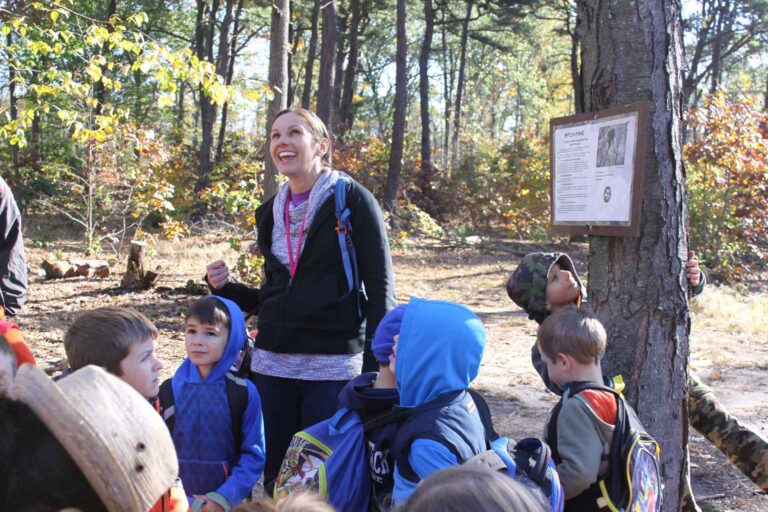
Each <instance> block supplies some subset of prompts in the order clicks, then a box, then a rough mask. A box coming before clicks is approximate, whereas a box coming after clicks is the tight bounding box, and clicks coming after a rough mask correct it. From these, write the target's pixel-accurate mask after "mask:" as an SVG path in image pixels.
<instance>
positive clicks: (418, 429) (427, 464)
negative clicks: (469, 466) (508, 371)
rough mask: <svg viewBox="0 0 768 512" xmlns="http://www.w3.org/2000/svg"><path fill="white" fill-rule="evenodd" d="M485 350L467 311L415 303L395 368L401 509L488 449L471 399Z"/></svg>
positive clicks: (448, 305) (478, 329)
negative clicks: (430, 483) (442, 474)
mask: <svg viewBox="0 0 768 512" xmlns="http://www.w3.org/2000/svg"><path fill="white" fill-rule="evenodd" d="M484 348H485V330H484V328H483V324H482V322H481V321H480V319H479V318H478V317H477V316H476V315H475V314H474V313H472V312H471V311H470V310H469V309H467V308H466V307H465V306H462V305H460V304H455V303H452V302H445V301H435V300H426V299H420V298H418V297H411V301H410V303H409V304H408V306H407V308H406V309H405V314H404V316H403V322H402V325H401V326H400V334H399V336H398V338H397V339H396V341H395V346H394V349H393V350H394V357H393V360H392V363H391V367H392V369H393V371H394V372H395V380H396V381H397V389H398V391H399V393H400V406H399V409H400V410H402V411H403V413H404V415H405V416H406V417H407V419H406V420H405V421H404V423H403V424H402V425H401V426H400V429H399V430H398V433H397V437H396V440H395V460H396V463H395V476H394V480H395V487H394V492H393V498H394V502H395V504H396V505H400V504H402V503H404V502H405V501H406V500H407V499H408V497H409V496H410V495H411V494H412V493H413V491H414V490H415V489H416V486H417V485H418V483H419V481H421V480H422V479H424V478H426V477H428V476H429V475H431V474H432V473H434V472H436V471H439V470H440V469H443V468H446V467H449V466H454V465H457V464H461V463H463V462H464V461H465V460H467V459H469V458H471V457H473V456H475V455H477V454H479V453H480V452H482V451H484V450H486V449H487V445H486V435H485V429H484V428H483V423H482V421H481V419H480V415H479V414H478V411H477V407H476V405H475V403H474V401H473V400H472V397H471V396H470V394H469V392H468V390H467V389H468V388H469V385H470V383H471V382H472V381H473V380H474V379H475V377H477V373H478V371H479V369H480V361H481V359H482V357H483V350H484Z"/></svg>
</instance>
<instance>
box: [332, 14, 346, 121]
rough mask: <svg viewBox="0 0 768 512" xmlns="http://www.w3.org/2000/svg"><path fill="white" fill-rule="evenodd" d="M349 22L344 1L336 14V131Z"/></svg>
mask: <svg viewBox="0 0 768 512" xmlns="http://www.w3.org/2000/svg"><path fill="white" fill-rule="evenodd" d="M348 23H349V13H347V12H344V9H343V3H342V4H340V6H339V12H338V13H337V14H336V28H337V31H338V40H337V43H336V59H335V61H334V62H335V66H336V69H335V71H334V72H333V107H332V109H333V125H334V126H333V129H334V131H336V129H337V126H338V124H339V122H340V119H339V107H340V106H341V89H342V87H343V85H344V60H345V59H346V55H347V54H346V51H345V47H346V44H347V39H348V37H347V36H348V34H347V24H348Z"/></svg>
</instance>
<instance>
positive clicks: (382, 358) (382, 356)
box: [371, 304, 408, 363]
mask: <svg viewBox="0 0 768 512" xmlns="http://www.w3.org/2000/svg"><path fill="white" fill-rule="evenodd" d="M407 305H408V304H401V305H399V306H397V307H396V308H395V309H393V310H391V311H390V312H389V313H387V314H386V315H384V318H382V319H381V322H379V326H378V327H377V328H376V333H375V334H374V335H373V339H372V340H371V350H372V351H373V356H374V357H375V358H376V360H377V361H378V362H380V363H388V362H389V356H391V355H392V346H394V344H395V336H397V335H398V334H400V325H401V324H402V323H403V316H404V315H405V307H406V306H407Z"/></svg>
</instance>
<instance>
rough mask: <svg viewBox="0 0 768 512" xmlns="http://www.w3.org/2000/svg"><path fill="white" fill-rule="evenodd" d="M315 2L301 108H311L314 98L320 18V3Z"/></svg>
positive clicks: (316, 0) (319, 0) (318, 0)
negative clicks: (313, 89) (311, 100)
mask: <svg viewBox="0 0 768 512" xmlns="http://www.w3.org/2000/svg"><path fill="white" fill-rule="evenodd" d="M321 1H322V0H315V2H314V5H313V7H312V34H311V35H310V37H309V49H308V51H307V64H306V67H305V68H304V90H303V91H302V93H301V108H306V109H308V108H309V100H310V99H311V97H312V73H313V69H314V64H315V57H316V55H317V23H318V18H319V17H320V2H321Z"/></svg>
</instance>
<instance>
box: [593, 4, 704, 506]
mask: <svg viewBox="0 0 768 512" xmlns="http://www.w3.org/2000/svg"><path fill="white" fill-rule="evenodd" d="M679 9H680V4H679V3H677V2H673V1H671V0H612V1H611V2H608V1H605V0H578V11H579V13H578V15H579V17H580V19H581V23H580V24H579V30H580V33H579V38H580V41H581V45H582V59H583V61H582V66H583V67H582V69H583V76H584V77H585V83H584V86H585V101H586V105H585V107H586V111H588V112H592V111H597V110H600V109H604V108H608V107H616V106H620V105H625V104H628V103H631V102H635V101H649V102H650V113H649V120H648V123H647V126H646V131H645V137H646V151H645V155H644V158H645V168H644V173H645V180H644V181H645V183H644V188H643V192H642V193H643V200H642V209H643V211H642V216H641V219H642V220H641V226H640V236H639V237H637V238H632V237H627V238H620V237H610V238H609V237H590V255H589V295H590V301H589V304H590V305H591V307H592V308H593V309H594V310H595V312H596V313H597V315H598V316H599V317H600V319H601V320H602V321H603V322H604V324H605V326H606V330H607V331H608V339H609V344H608V350H607V354H606V357H605V360H604V364H603V372H604V373H605V374H606V375H615V374H619V373H620V374H622V375H623V376H624V379H625V381H626V382H627V390H626V396H627V398H628V399H629V401H630V402H631V403H632V404H633V405H635V407H636V410H637V412H638V414H639V415H640V419H641V420H642V422H643V424H644V425H645V427H646V428H647V429H648V430H649V431H650V433H651V434H652V435H653V436H654V437H655V438H656V439H657V440H658V441H659V442H660V444H661V457H662V478H663V481H664V483H665V488H664V510H669V511H677V510H679V509H680V506H681V491H682V482H683V477H684V473H685V471H686V465H685V460H684V457H683V454H684V453H685V449H686V445H687V439H688V403H687V394H686V381H687V371H688V360H689V352H688V334H689V326H690V316H689V311H688V301H687V287H686V281H685V261H686V258H687V250H688V248H687V244H686V232H687V211H686V200H685V193H686V191H685V180H684V175H683V165H682V164H683V160H682V152H681V150H682V147H681V140H682V139H681V137H682V131H681V117H682V70H681V66H682V64H683V53H682V40H681V27H680V11H679Z"/></svg>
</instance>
